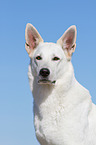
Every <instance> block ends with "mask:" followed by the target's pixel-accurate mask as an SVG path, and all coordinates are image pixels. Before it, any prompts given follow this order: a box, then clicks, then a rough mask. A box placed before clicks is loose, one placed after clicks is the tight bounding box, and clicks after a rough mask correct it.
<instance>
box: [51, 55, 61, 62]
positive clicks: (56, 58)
mask: <svg viewBox="0 0 96 145" xmlns="http://www.w3.org/2000/svg"><path fill="white" fill-rule="evenodd" d="M52 60H53V61H58V60H60V58H59V57H57V56H55V57H54V58H52Z"/></svg>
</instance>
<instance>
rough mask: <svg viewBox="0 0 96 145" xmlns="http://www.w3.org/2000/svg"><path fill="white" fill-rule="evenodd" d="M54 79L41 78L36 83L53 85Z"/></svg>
mask: <svg viewBox="0 0 96 145" xmlns="http://www.w3.org/2000/svg"><path fill="white" fill-rule="evenodd" d="M55 83H56V81H55V80H54V81H51V80H46V79H42V80H39V81H38V84H44V85H55Z"/></svg>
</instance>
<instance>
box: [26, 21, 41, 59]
mask: <svg viewBox="0 0 96 145" xmlns="http://www.w3.org/2000/svg"><path fill="white" fill-rule="evenodd" d="M25 40H26V43H25V49H26V51H27V52H28V54H29V57H32V54H33V51H34V49H35V48H36V47H37V45H38V44H39V43H40V42H43V39H42V37H41V36H40V34H39V33H38V31H37V30H36V29H35V27H34V26H33V25H32V24H30V23H28V24H27V25H26V29H25Z"/></svg>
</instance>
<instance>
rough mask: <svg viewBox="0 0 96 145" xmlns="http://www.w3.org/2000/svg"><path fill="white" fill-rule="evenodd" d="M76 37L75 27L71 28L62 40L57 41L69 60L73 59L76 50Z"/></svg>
mask: <svg viewBox="0 0 96 145" xmlns="http://www.w3.org/2000/svg"><path fill="white" fill-rule="evenodd" d="M76 35H77V30H76V26H75V25H73V26H71V27H69V28H68V29H67V30H66V31H65V33H64V34H63V35H62V36H61V38H60V39H59V40H58V41H57V43H58V44H60V45H61V47H62V48H63V50H64V52H65V54H66V56H67V59H68V60H70V59H71V56H72V53H73V52H74V51H75V48H76Z"/></svg>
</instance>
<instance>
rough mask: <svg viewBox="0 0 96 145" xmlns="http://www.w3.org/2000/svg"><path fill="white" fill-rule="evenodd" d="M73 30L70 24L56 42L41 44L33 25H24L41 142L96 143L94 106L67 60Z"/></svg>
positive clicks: (72, 44)
mask: <svg viewBox="0 0 96 145" xmlns="http://www.w3.org/2000/svg"><path fill="white" fill-rule="evenodd" d="M76 33H77V31H76V27H75V26H71V27H69V29H68V30H67V31H66V32H65V33H64V34H63V36H62V37H61V38H60V39H59V40H58V41H57V43H56V44H55V43H45V42H43V39H42V38H41V36H40V34H39V33H38V32H37V30H36V29H35V28H34V26H32V25H31V24H27V26H26V30H25V39H26V44H25V48H26V50H27V52H28V54H29V57H30V58H31V63H30V65H29V72H28V77H29V83H30V87H31V90H32V93H33V96H34V124H35V131H36V136H37V139H38V141H39V142H40V144H41V145H96V106H95V105H94V104H93V103H92V101H91V96H90V94H89V91H88V90H87V89H85V88H84V87H83V86H81V85H80V84H79V83H78V82H77V81H76V79H75V76H74V70H73V66H72V63H71V56H72V53H73V52H74V51H75V47H76Z"/></svg>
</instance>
